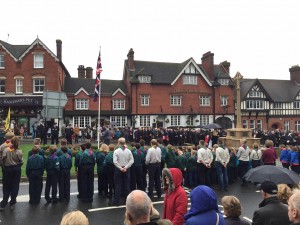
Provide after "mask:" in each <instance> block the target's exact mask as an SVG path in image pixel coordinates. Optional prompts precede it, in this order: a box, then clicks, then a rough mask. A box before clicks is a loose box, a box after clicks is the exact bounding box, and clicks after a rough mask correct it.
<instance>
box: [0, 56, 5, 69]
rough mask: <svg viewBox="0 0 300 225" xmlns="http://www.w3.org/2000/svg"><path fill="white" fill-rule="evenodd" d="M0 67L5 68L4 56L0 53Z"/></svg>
mask: <svg viewBox="0 0 300 225" xmlns="http://www.w3.org/2000/svg"><path fill="white" fill-rule="evenodd" d="M0 69H5V56H4V54H0Z"/></svg>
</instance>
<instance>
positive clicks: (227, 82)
mask: <svg viewBox="0 0 300 225" xmlns="http://www.w3.org/2000/svg"><path fill="white" fill-rule="evenodd" d="M218 81H219V83H220V84H221V85H228V84H229V79H225V78H221V79H219V80H218Z"/></svg>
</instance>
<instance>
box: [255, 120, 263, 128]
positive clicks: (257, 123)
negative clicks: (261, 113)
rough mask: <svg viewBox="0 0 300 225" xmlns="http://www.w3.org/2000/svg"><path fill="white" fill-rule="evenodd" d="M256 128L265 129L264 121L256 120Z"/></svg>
mask: <svg viewBox="0 0 300 225" xmlns="http://www.w3.org/2000/svg"><path fill="white" fill-rule="evenodd" d="M256 128H257V129H258V130H262V129H263V122H262V120H256Z"/></svg>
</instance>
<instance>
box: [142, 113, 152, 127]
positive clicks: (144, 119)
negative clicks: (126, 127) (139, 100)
mask: <svg viewBox="0 0 300 225" xmlns="http://www.w3.org/2000/svg"><path fill="white" fill-rule="evenodd" d="M140 127H150V116H140Z"/></svg>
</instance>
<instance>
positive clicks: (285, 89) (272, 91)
mask: <svg viewBox="0 0 300 225" xmlns="http://www.w3.org/2000/svg"><path fill="white" fill-rule="evenodd" d="M256 83H257V84H258V85H260V86H261V87H262V88H263V89H264V91H265V92H266V94H267V95H268V96H270V98H271V99H272V101H274V102H292V101H294V100H295V97H296V96H297V95H298V93H299V91H300V85H297V84H296V83H295V82H294V81H290V80H271V79H270V80H268V79H242V80H241V99H244V98H245V97H246V95H247V93H248V92H249V91H250V89H251V88H252V86H253V85H254V84H256Z"/></svg>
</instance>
